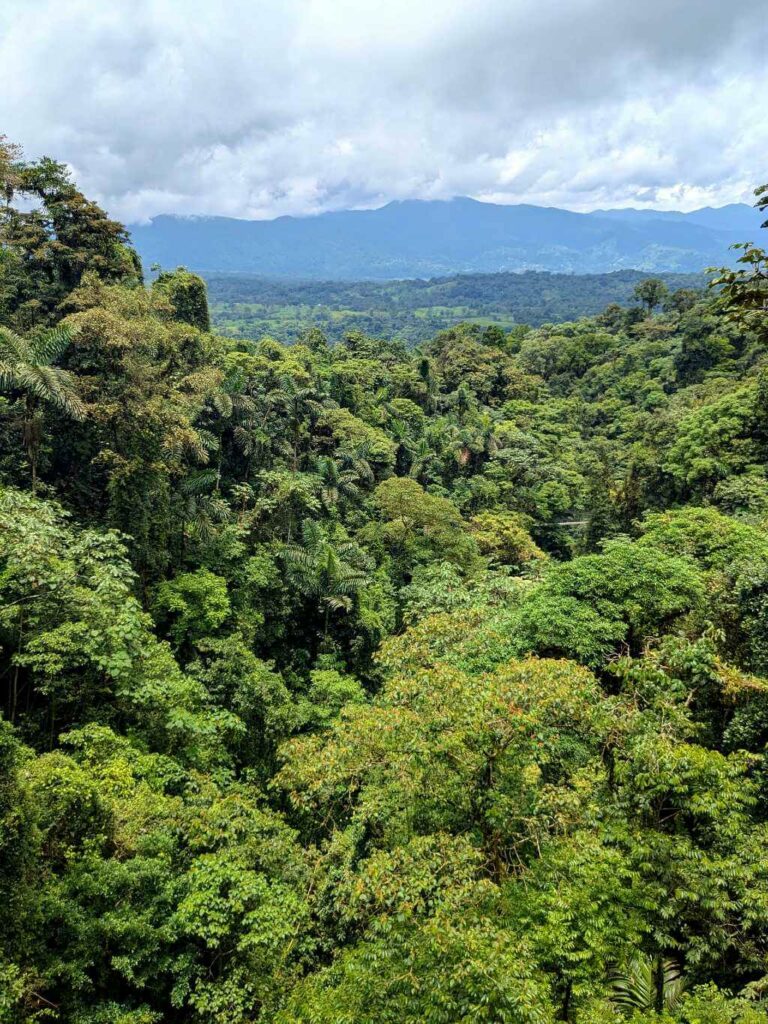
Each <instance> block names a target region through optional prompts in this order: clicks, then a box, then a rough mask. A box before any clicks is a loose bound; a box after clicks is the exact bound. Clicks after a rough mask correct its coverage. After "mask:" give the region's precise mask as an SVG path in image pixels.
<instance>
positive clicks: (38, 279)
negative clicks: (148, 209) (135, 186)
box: [0, 144, 141, 330]
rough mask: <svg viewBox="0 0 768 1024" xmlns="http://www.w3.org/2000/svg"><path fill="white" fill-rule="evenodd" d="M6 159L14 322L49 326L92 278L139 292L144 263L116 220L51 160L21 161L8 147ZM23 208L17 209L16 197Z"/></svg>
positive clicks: (3, 236) (9, 308) (3, 231)
mask: <svg viewBox="0 0 768 1024" xmlns="http://www.w3.org/2000/svg"><path fill="white" fill-rule="evenodd" d="M3 154H4V155H3V159H2V160H0V174H2V179H0V190H2V192H3V193H4V195H5V197H6V205H5V206H4V207H3V209H2V212H1V213H0V247H1V248H2V249H3V250H4V251H7V252H8V253H9V254H10V257H9V267H8V277H7V282H8V283H7V284H6V296H5V301H4V305H5V310H6V318H7V321H6V322H8V323H10V324H11V325H12V326H14V327H16V328H18V329H21V330H27V329H29V328H32V327H34V326H37V325H40V324H51V323H53V322H55V321H57V320H59V319H61V317H62V315H63V312H64V311H63V309H62V305H63V303H64V301H65V300H66V298H67V297H68V296H69V294H70V293H71V292H72V291H73V290H74V289H75V288H77V287H78V285H79V284H80V282H81V281H82V279H83V276H84V275H85V274H87V273H94V274H96V275H97V276H98V277H100V278H101V279H102V280H104V281H110V282H118V281H122V282H125V283H128V284H133V285H136V284H138V283H139V282H140V280H141V264H140V261H139V258H138V255H137V254H136V252H135V251H134V250H133V249H132V248H131V247H130V246H129V244H128V235H127V232H126V231H125V228H124V227H123V226H122V224H119V223H118V222H117V221H113V220H111V219H110V218H109V217H107V215H106V214H105V213H104V211H103V210H102V209H101V208H100V207H99V206H98V205H97V204H96V203H94V202H92V201H91V200H89V199H87V198H86V197H85V196H84V195H83V194H82V192H80V191H79V190H78V189H77V188H76V186H75V185H74V184H73V183H72V181H71V179H70V176H69V172H68V171H67V169H66V167H65V166H64V164H59V163H56V162H55V161H54V160H51V159H50V157H43V158H42V159H41V160H38V161H37V162H34V163H26V162H24V161H23V160H21V159H18V157H19V154H18V152H16V153H14V151H13V149H12V148H10V147H8V145H7V144H6V145H5V146H4V148H3ZM17 197H18V198H20V199H21V200H22V203H21V204H19V206H18V207H16V206H13V205H12V202H13V200H14V199H15V198H17Z"/></svg>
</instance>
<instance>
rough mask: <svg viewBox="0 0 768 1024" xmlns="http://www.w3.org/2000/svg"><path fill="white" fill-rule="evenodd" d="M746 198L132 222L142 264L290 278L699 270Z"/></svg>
mask: <svg viewBox="0 0 768 1024" xmlns="http://www.w3.org/2000/svg"><path fill="white" fill-rule="evenodd" d="M760 222H761V216H760V214H759V213H758V212H757V211H756V210H755V209H754V208H753V207H750V206H747V205H746V204H740V203H734V204H729V205H727V206H724V207H702V208H700V209H699V210H694V211H691V212H690V213H683V212H682V211H675V210H661V211H653V210H640V209H636V208H627V209H608V210H598V211H592V212H589V213H580V212H576V211H572V210H562V209H559V208H558V207H547V206H536V205H534V204H529V203H520V204H515V205H502V204H497V203H484V202H481V201H479V200H474V199H470V198H469V197H457V198H455V199H451V200H418V199H406V200H393V201H391V202H390V203H387V204H386V205H385V206H381V207H378V208H376V209H370V210H341V211H331V212H326V213H321V214H316V215H313V216H308V217H294V216H290V215H284V216H281V217H277V218H275V219H274V220H244V219H239V218H233V217H221V216H198V215H192V216H179V215H174V214H161V215H158V216H157V217H155V218H153V219H152V221H150V222H149V223H148V224H144V225H142V224H140V225H134V226H133V227H132V229H131V230H132V234H133V239H134V243H135V245H136V247H137V248H138V250H139V252H140V254H141V256H142V258H143V259H144V262H145V265H146V266H149V265H150V264H152V263H160V264H161V265H162V266H164V267H172V266H176V265H179V264H182V265H185V266H188V267H190V268H191V269H193V270H198V271H202V272H207V273H250V274H260V275H263V276H271V277H278V278H279V277H285V278H289V279H308V280H318V279H334V280H355V279H359V280H393V279H398V278H400V279H403V278H429V277H435V276H442V275H446V274H457V273H494V272H510V271H512V272H518V271H525V270H544V271H551V272H556V273H608V272H611V271H615V270H625V269H634V270H641V271H645V272H659V271H671V272H698V271H701V270H702V269H704V268H705V267H706V266H708V265H711V264H720V263H724V262H728V260H729V259H732V258H733V257H732V255H731V254H729V252H728V248H729V246H730V245H732V244H733V243H734V242H738V241H744V240H750V238H749V237H748V236H750V235H751V236H752V237H753V238H754V237H756V236H757V231H758V230H759V226H760Z"/></svg>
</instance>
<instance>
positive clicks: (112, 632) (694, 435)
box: [0, 145, 768, 1024]
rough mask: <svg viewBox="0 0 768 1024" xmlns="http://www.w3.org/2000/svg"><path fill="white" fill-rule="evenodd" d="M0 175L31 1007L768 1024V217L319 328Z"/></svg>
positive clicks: (1, 503) (14, 669)
mask: <svg viewBox="0 0 768 1024" xmlns="http://www.w3.org/2000/svg"><path fill="white" fill-rule="evenodd" d="M0 179H2V186H3V193H4V195H5V197H6V199H7V203H6V205H4V206H3V207H2V219H1V222H0V231H1V232H2V234H1V235H0V243H1V244H0V389H1V390H2V396H1V397H0V482H1V486H0V680H1V682H2V688H1V690H0V699H1V701H2V721H1V722H0V897H1V898H0V1021H2V1022H4V1024H22V1022H23V1024H27V1022H31V1021H41V1022H42V1021H45V1022H47V1021H54V1022H55V1021H60V1022H67V1024H69V1022H73V1024H161V1022H162V1024H165V1022H178V1024H181V1022H184V1024H189V1022H196V1024H241V1022H257V1021H258V1022H263V1024H267V1022H268V1024H289V1022H290V1024H296V1022H306V1024H310V1022H311V1024H390V1022H391V1024H421V1022H431V1024H459V1022H473V1024H474V1022H483V1021H485V1022H489V1024H491V1022H492V1024H550V1022H554V1021H555V1020H565V1021H570V1022H578V1024H621V1022H622V1021H624V1020H627V1019H630V1020H632V1021H634V1022H635V1024H640V1022H642V1024H651V1022H654V1024H657V1022H663V1024H673V1022H679V1024H765V1022H766V1021H768V1013H767V1012H766V999H767V998H768V996H767V995H766V993H767V991H768V761H766V741H767V740H768V643H767V641H766V638H767V637H768V532H767V531H766V523H767V522H768V478H767V477H766V465H767V464H768V359H767V357H766V344H767V343H768V315H767V314H766V294H767V293H766V286H767V284H768V261H767V259H766V256H765V254H764V253H763V252H762V251H761V250H759V249H757V248H755V247H749V248H747V249H745V250H742V253H741V255H742V259H743V262H742V263H741V264H739V265H738V268H737V269H736V270H730V271H726V272H724V274H723V275H722V280H721V287H720V288H719V289H718V290H716V291H712V292H709V293H707V292H704V293H697V292H693V291H690V290H685V289H684V290H678V291H676V292H675V293H674V294H673V295H672V296H671V297H668V298H667V299H666V300H665V301H664V302H662V301H661V299H662V298H663V296H662V293H661V290H660V288H659V286H658V284H657V283H654V282H651V283H650V284H646V285H644V286H642V287H641V288H640V290H639V292H638V300H639V301H638V303H637V304H635V305H634V306H632V307H631V308H629V309H627V308H623V307H621V306H618V305H613V306H609V307H608V308H606V309H605V310H604V311H602V312H601V313H600V314H599V315H597V316H594V317H592V318H585V319H581V320H578V321H575V322H568V323H561V324H558V325H556V326H554V325H547V326H543V327H540V328H531V327H527V326H517V327H515V328H514V329H512V330H509V331H507V330H504V329H502V328H501V327H499V326H493V325H491V326H487V327H482V326H479V325H477V324H474V325H472V324H470V325H459V326H456V327H454V328H452V329H450V330H447V331H444V332H441V333H439V334H437V335H436V336H435V337H433V338H432V339H431V340H429V341H427V342H425V343H424V344H423V345H422V346H421V347H420V348H419V349H417V350H415V351H409V350H407V349H406V347H405V346H404V345H403V344H401V343H394V342H387V341H381V340H373V339H371V338H370V337H368V336H366V335H365V334H363V333H359V332H357V333H354V332H353V333H349V334H348V335H347V336H346V337H345V338H344V339H343V340H342V341H341V342H340V343H339V344H337V345H333V346H332V345H329V344H328V341H327V339H326V338H325V336H324V335H323V334H322V333H321V332H319V331H317V330H312V331H309V332H307V333H306V334H305V335H304V336H303V337H302V338H301V339H300V340H299V341H298V343H296V344H294V345H292V346H283V345H281V344H279V343H278V342H276V341H275V340H273V339H269V338H265V339H262V340H260V341H257V342H250V341H246V340H233V339H227V338H222V337H219V336H217V335H216V334H215V333H212V332H211V329H210V326H211V325H210V319H209V313H208V307H207V302H206V295H205V287H204V284H203V282H202V281H201V280H200V279H199V278H198V277H196V276H195V275H193V274H191V273H189V272H188V271H184V270H179V271H174V272H165V273H162V274H161V275H159V277H158V278H157V280H155V281H154V283H153V284H152V286H151V287H150V288H147V287H146V286H145V285H144V283H143V279H142V274H141V267H140V264H139V261H138V259H137V257H136V255H135V253H134V251H133V249H132V248H131V245H130V240H129V238H128V236H127V235H126V233H125V231H124V230H123V228H122V227H121V226H120V225H119V224H117V223H115V222H114V221H111V220H110V219H108V217H107V216H106V215H105V214H104V213H103V211H102V210H100V209H99V207H98V206H96V205H95V204H94V203H92V202H90V201H89V200H87V199H86V198H85V197H84V196H83V195H82V194H81V193H80V192H79V191H78V190H77V188H76V186H75V185H74V184H73V183H72V182H71V181H70V180H69V178H68V177H67V175H66V173H65V171H64V169H63V168H62V166H60V165H57V164H55V163H53V162H52V161H49V160H43V161H40V162H37V163H28V162H24V160H23V159H22V158H21V156H20V154H19V153H18V152H15V151H14V150H13V149H12V148H11V147H10V146H8V145H4V146H3V148H2V150H1V151H0ZM767 199H768V193H766V192H765V191H763V192H762V195H761V201H762V202H763V204H765V202H766V200H767ZM724 256H725V254H724Z"/></svg>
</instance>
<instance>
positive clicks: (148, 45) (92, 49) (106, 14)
mask: <svg viewBox="0 0 768 1024" xmlns="http://www.w3.org/2000/svg"><path fill="white" fill-rule="evenodd" d="M766 52H768V26H767V25H766V19H759V18H758V17H756V16H755V15H754V14H752V13H751V12H750V9H749V7H748V5H731V4H724V3H723V2H722V0H645V2H644V3H643V4H630V3H629V2H625V0H537V2H534V0H440V2H439V3H438V2H437V0H418V2H414V0H387V2H386V3H382V2H381V0H354V2H353V0H219V2H218V3H215V2H214V0H131V2H129V0H114V2H113V3H108V4H94V3H93V2H92V0H56V2H54V0H5V3H4V4H3V5H2V7H1V8H0V126H1V127H0V130H2V131H4V132H5V133H6V134H7V135H8V136H9V137H10V138H11V139H13V140H14V141H18V142H20V143H21V144H22V145H23V146H24V148H25V150H26V152H27V154H28V155H29V156H38V155H41V154H42V153H47V154H50V155H52V156H55V157H57V158H58V159H61V160H64V161H66V162H67V163H69V164H70V165H71V166H72V168H73V171H74V173H75V174H76V176H77V179H78V181H79V182H80V184H81V186H82V187H83V188H84V189H85V191H86V192H87V193H88V194H90V195H93V196H94V197H96V198H98V199H99V200H100V201H101V202H102V203H103V204H104V205H105V206H106V207H107V208H108V209H109V210H110V212H112V213H113V214H114V215H116V216H118V217H120V218H122V219H124V220H126V221H128V222H134V221H139V220H143V219H146V218H147V217H151V216H153V215H155V214H157V213H174V212H175V213H197V214H225V215H230V216H242V217H271V216H276V215H279V214H283V213H291V214H305V213H314V212H318V211H321V210H326V209H340V208H345V207H358V206H376V205H380V204H381V203H383V202H386V201H388V200H390V199H393V198H408V197H424V198H446V197H449V196H452V195H472V196H475V197H478V198H487V199H493V200H495V201H500V202H536V203H545V204H550V205H561V206H566V207H570V208H572V209H591V208H595V207H599V206H608V205H651V206H666V207H670V206H675V207H679V208H684V209H689V208H693V207H695V206H698V205H705V204H708V203H711V204H714V205H717V204H722V203H724V202H730V201H737V200H745V199H746V200H748V199H749V195H750V190H751V188H753V187H754V186H755V185H757V184H760V183H761V182H762V181H763V180H764V179H766V178H768V168H767V167H766V164H765V153H766V152H768V115H766V113H765V102H764V97H765V96H766V95H768V62H766V61H765V53H766Z"/></svg>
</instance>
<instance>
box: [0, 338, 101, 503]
mask: <svg viewBox="0 0 768 1024" xmlns="http://www.w3.org/2000/svg"><path fill="white" fill-rule="evenodd" d="M71 340H72V335H71V332H70V331H69V330H68V329H67V328H65V327H57V328H52V329H50V330H43V331H38V332H36V333H34V334H32V335H29V336H27V337H24V336H22V335H20V334H16V333H15V332H14V331H12V330H11V329H10V328H8V327H0V390H2V391H10V392H11V393H13V392H21V395H22V397H21V399H20V401H21V405H22V412H21V417H20V418H21V434H22V441H23V444H24V448H25V450H26V453H27V459H28V461H29V469H30V475H31V483H32V493H33V494H34V493H35V492H36V490H37V474H38V462H39V457H40V447H41V445H42V442H43V414H42V410H41V406H46V405H48V406H50V407H51V408H53V409H57V410H58V411H59V412H61V413H63V414H64V415H65V416H68V417H70V418H71V419H75V420H82V419H84V418H85V413H86V407H85V404H84V403H83V401H82V399H81V397H80V394H79V391H78V386H77V380H76V378H75V377H74V375H73V374H71V373H69V372H68V371H67V370H64V369H62V368H61V367H60V366H55V365H54V363H55V361H56V360H57V359H59V358H60V357H61V355H62V354H63V353H64V351H65V350H66V349H67V348H68V346H69V344H70V342H71Z"/></svg>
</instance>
